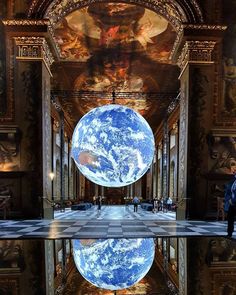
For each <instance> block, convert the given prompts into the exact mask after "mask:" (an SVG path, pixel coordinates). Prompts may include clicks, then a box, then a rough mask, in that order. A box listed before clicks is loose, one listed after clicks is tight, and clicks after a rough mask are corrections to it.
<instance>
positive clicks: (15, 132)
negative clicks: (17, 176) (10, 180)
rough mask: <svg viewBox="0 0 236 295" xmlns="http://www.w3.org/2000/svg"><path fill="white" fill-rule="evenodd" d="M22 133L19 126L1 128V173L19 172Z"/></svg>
mask: <svg viewBox="0 0 236 295" xmlns="http://www.w3.org/2000/svg"><path fill="white" fill-rule="evenodd" d="M19 145H20V131H19V129H18V128H17V126H13V125H8V126H7V125H5V126H0V171H18V170H19V168H20V157H19Z"/></svg>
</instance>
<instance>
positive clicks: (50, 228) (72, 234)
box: [0, 219, 236, 239]
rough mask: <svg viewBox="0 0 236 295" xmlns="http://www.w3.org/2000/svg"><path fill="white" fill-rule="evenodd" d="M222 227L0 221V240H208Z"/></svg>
mask: <svg viewBox="0 0 236 295" xmlns="http://www.w3.org/2000/svg"><path fill="white" fill-rule="evenodd" d="M226 226H227V224H226V222H219V221H218V222H205V221H187V220H185V221H174V220H173V221H168V220H143V221H141V220H130V219H127V220H125V219H123V220H122V221H120V220H114V219H111V220H82V219H81V220H78V219H63V220H59V219H53V220H46V219H42V220H21V221H16V220H1V221H0V239H32V238H43V239H61V238H62V239H81V238H84V239H88V238H89V239H93V238H140V237H150V238H151V237H204V236H208V237H210V236H226ZM233 238H236V233H234V236H233Z"/></svg>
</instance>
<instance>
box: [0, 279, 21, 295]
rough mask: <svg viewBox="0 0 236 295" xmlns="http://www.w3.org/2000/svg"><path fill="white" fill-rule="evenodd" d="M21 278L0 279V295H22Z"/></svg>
mask: <svg viewBox="0 0 236 295" xmlns="http://www.w3.org/2000/svg"><path fill="white" fill-rule="evenodd" d="M19 281H20V278H19V277H17V276H15V277H14V276H13V277H10V276H9V277H7V278H6V277H5V278H3V277H0V294H1V295H8V294H11V295H20V282H19Z"/></svg>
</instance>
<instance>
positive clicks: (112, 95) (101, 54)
mask: <svg viewBox="0 0 236 295" xmlns="http://www.w3.org/2000/svg"><path fill="white" fill-rule="evenodd" d="M40 3H41V5H40ZM183 4H185V5H183ZM28 17H30V18H49V19H50V21H51V24H52V26H51V28H52V35H53V39H54V43H55V48H56V52H57V61H56V62H55V63H54V66H53V69H52V72H53V80H52V88H53V92H54V93H55V95H56V96H57V97H58V99H59V100H60V102H61V104H62V105H63V108H64V109H65V110H66V112H67V114H68V117H69V118H70V120H71V122H72V124H75V123H76V122H77V121H78V120H79V119H80V117H81V116H82V115H84V114H85V113H87V112H88V111H89V110H90V109H92V108H94V107H97V106H100V105H104V104H108V103H111V102H112V101H113V102H114V100H115V102H116V103H118V104H123V105H126V106H129V107H131V108H133V109H135V110H137V111H138V112H139V113H141V114H142V115H143V116H144V117H145V118H146V119H147V120H148V122H149V123H150V125H151V127H152V128H153V130H154V131H155V129H156V128H157V126H158V125H159V124H160V122H161V120H162V119H163V117H164V116H165V114H166V110H167V107H168V105H169V104H170V103H171V100H173V98H174V97H175V96H176V95H177V93H178V91H179V81H178V75H179V68H178V67H177V65H175V64H174V62H173V59H172V57H173V53H174V50H175V47H176V42H177V41H178V39H179V37H180V33H181V26H182V24H183V23H186V22H193V23H194V22H202V15H201V11H200V9H199V7H198V5H197V2H196V1H195V0H189V1H185V0H183V1H173V0H172V1H171V0H165V1H163V0H160V1H155V2H154V1H143V3H142V1H136V0H133V1H129V2H127V3H124V2H122V3H121V2H118V1H114V2H101V1H80V0H73V1H72V0H63V1H57V0H56V1H41V2H40V1H32V3H31V6H30V8H29V11H28Z"/></svg>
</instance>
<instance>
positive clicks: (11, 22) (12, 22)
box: [2, 19, 50, 26]
mask: <svg viewBox="0 0 236 295" xmlns="http://www.w3.org/2000/svg"><path fill="white" fill-rule="evenodd" d="M2 22H3V24H4V25H5V26H48V25H50V21H49V20H48V19H40V20H32V19H7V20H3V21H2Z"/></svg>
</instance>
